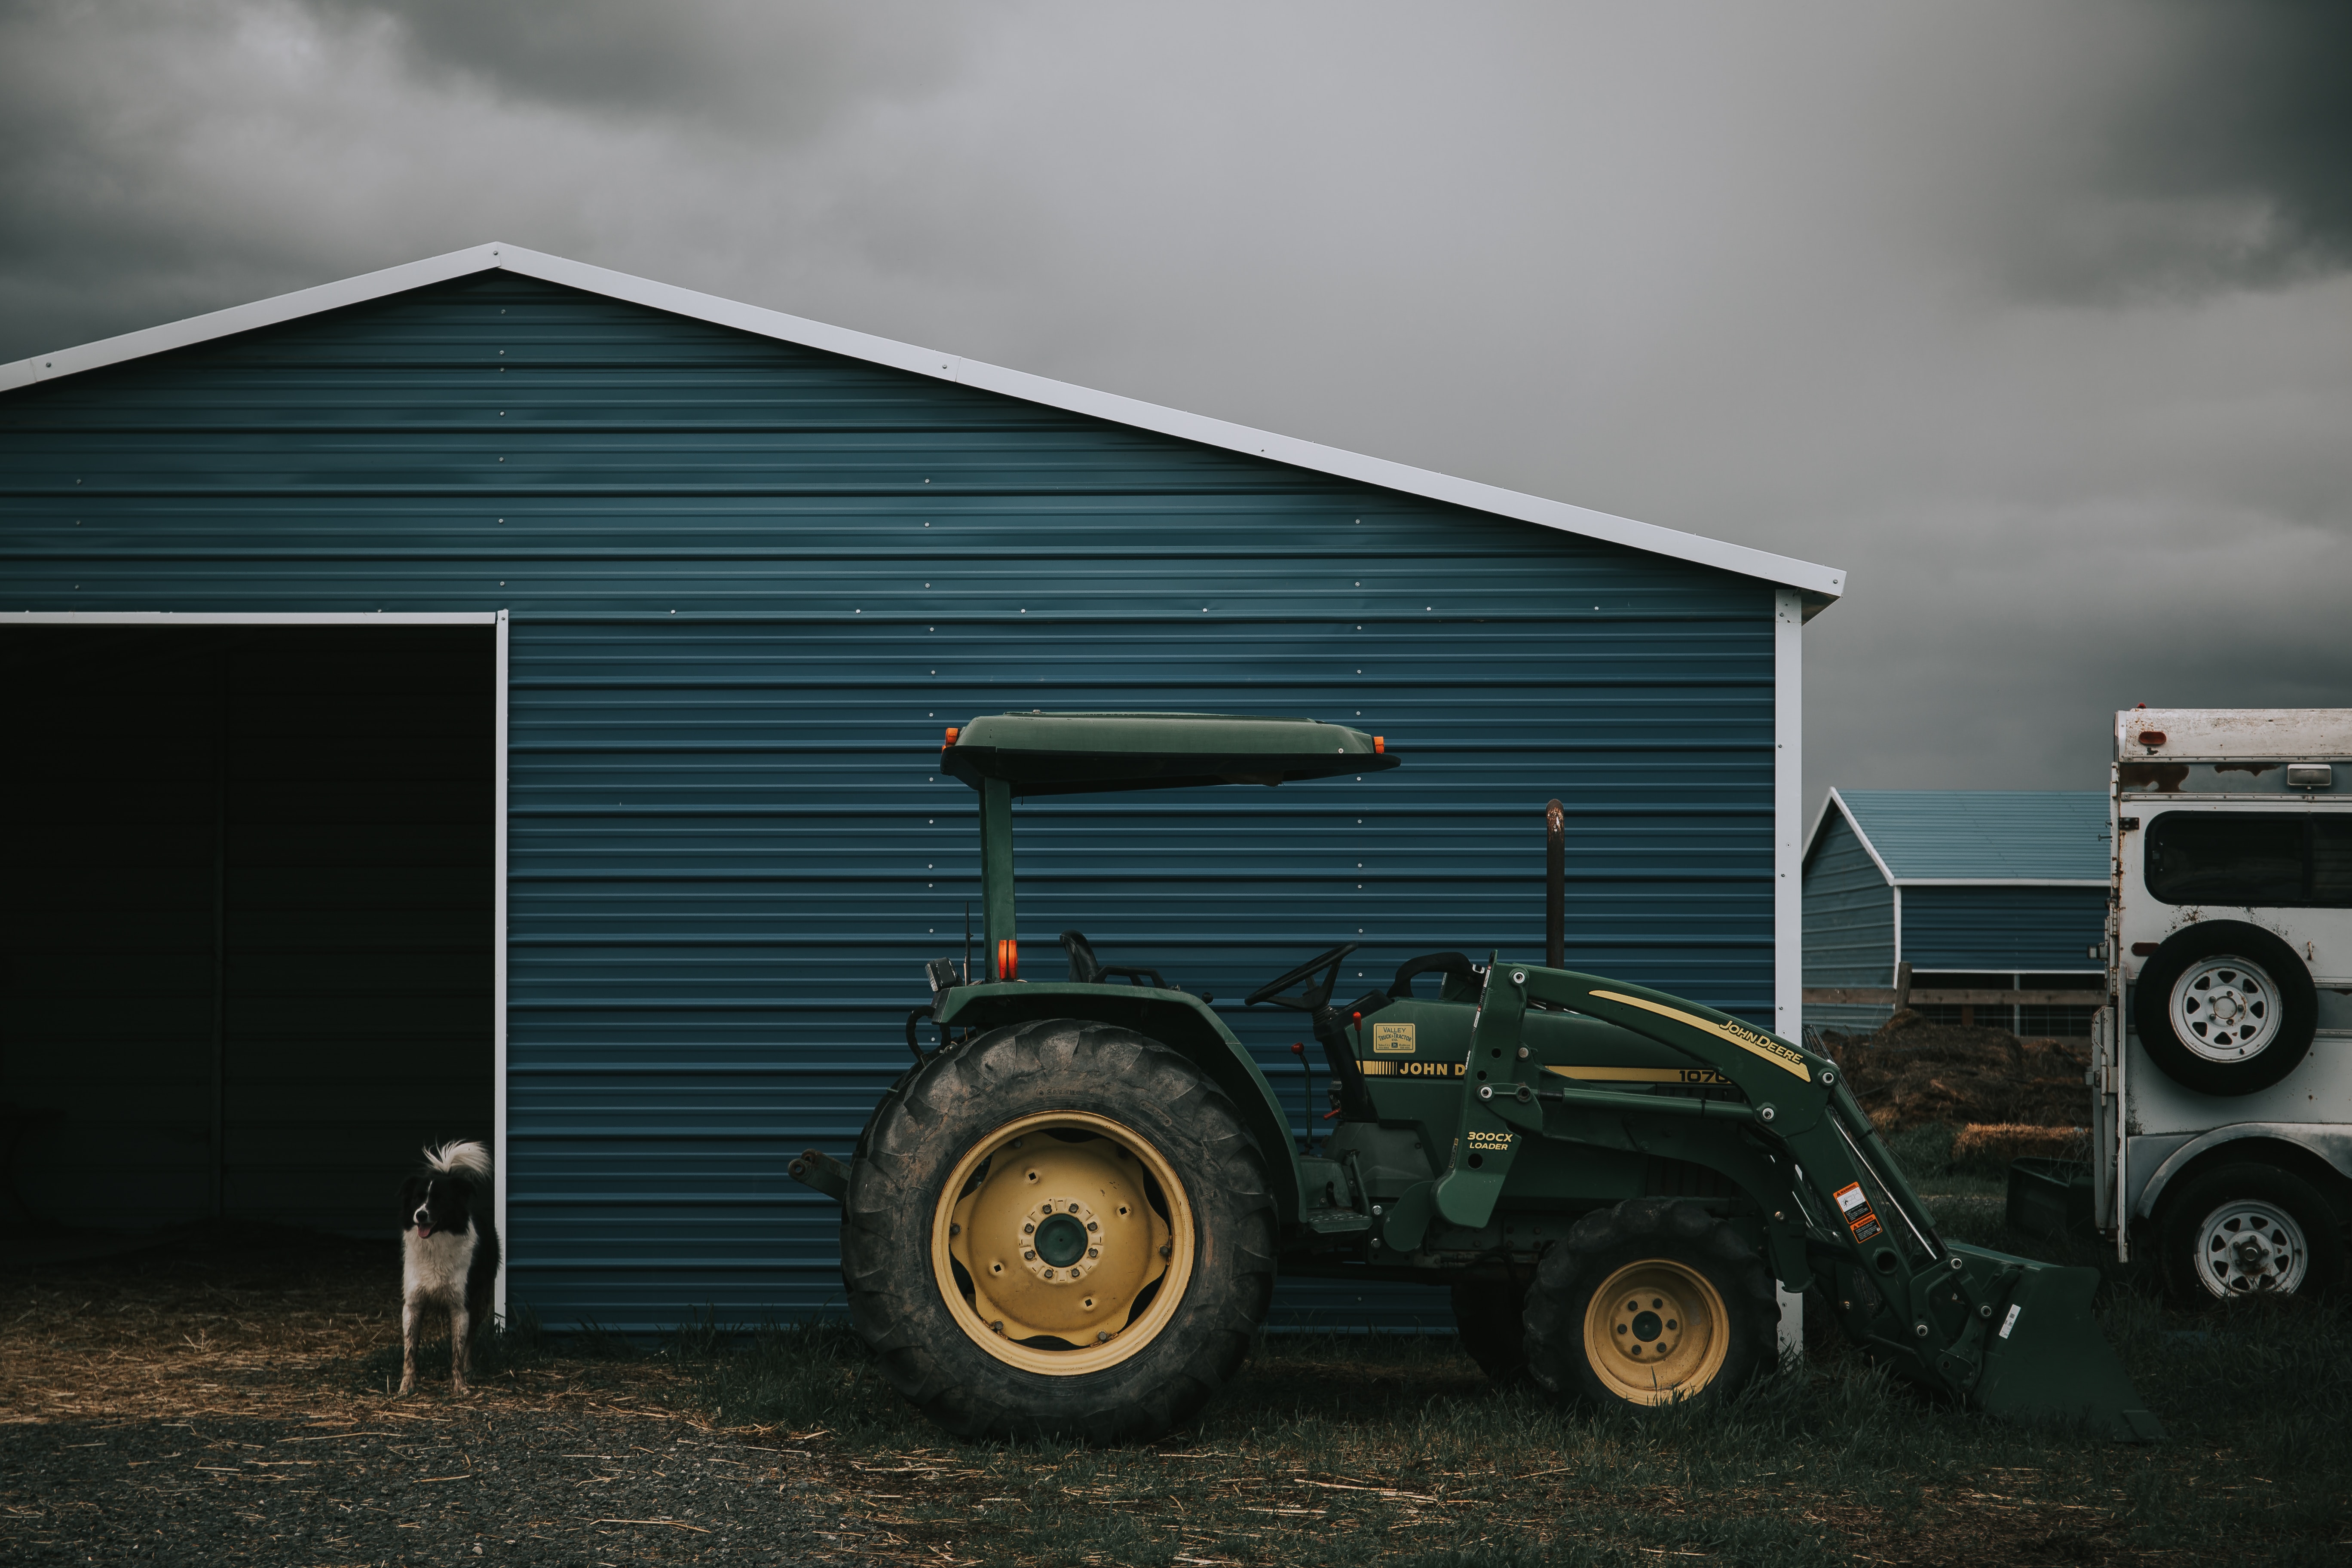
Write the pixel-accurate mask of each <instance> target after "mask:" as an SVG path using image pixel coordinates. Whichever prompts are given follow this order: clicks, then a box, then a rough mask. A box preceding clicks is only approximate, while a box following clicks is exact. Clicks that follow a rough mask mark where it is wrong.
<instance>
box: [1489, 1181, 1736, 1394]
mask: <svg viewBox="0 0 2352 1568" xmlns="http://www.w3.org/2000/svg"><path fill="white" fill-rule="evenodd" d="M1779 1331H1780V1299H1779V1296H1778V1294H1777V1292H1776V1291H1775V1289H1774V1287H1773V1282H1772V1275H1771V1272H1770V1271H1769V1269H1767V1268H1765V1267H1764V1264H1763V1262H1762V1260H1761V1259H1759V1258H1758V1257H1757V1256H1756V1251H1755V1248H1753V1247H1750V1246H1748V1242H1747V1240H1746V1239H1745V1238H1744V1237H1741V1236H1740V1234H1739V1233H1738V1231H1737V1230H1735V1229H1733V1228H1732V1227H1731V1226H1729V1225H1728V1224H1727V1223H1726V1222H1724V1221H1722V1220H1719V1219H1717V1217H1716V1216H1715V1215H1711V1214H1709V1213H1708V1212H1707V1211H1706V1209H1704V1208H1702V1207H1701V1206H1700V1205H1697V1204H1693V1203H1676V1202H1674V1201H1672V1200H1669V1199H1664V1198H1631V1199H1628V1200H1627V1201H1625V1202H1623V1203H1621V1204H1619V1205H1617V1206H1616V1207H1614V1208H1612V1209H1601V1210H1597V1211H1595V1212H1594V1213H1591V1214H1588V1215H1585V1216H1584V1217H1583V1218H1582V1219H1580V1220H1578V1221H1577V1222H1576V1224H1575V1225H1574V1226H1570V1229H1569V1233H1568V1235H1567V1237H1565V1238H1564V1239H1562V1240H1561V1241H1559V1243H1557V1244H1556V1245H1554V1246H1553V1247H1552V1248H1551V1249H1550V1250H1549V1252H1546V1253H1545V1254H1544V1256H1543V1260H1542V1262H1541V1263H1540V1264H1539V1265H1538V1268H1537V1269H1536V1282H1535V1286H1534V1288H1533V1289H1530V1290H1529V1291H1528V1307H1527V1354H1528V1373H1529V1375H1530V1376H1532V1377H1533V1378H1534V1379H1535V1382H1536V1385H1537V1386H1538V1387H1539V1388H1541V1389H1542V1390H1543V1391H1544V1392H1545V1393H1546V1394H1550V1395H1551V1396H1552V1397H1554V1398H1555V1399H1560V1400H1580V1401H1583V1402H1585V1403H1587V1404H1591V1405H1599V1406H1601V1407H1603V1408H1608V1407H1615V1406H1623V1405H1667V1404H1675V1403H1679V1402H1683V1401H1691V1400H1703V1401H1706V1402H1708V1403H1710V1404H1711V1403H1715V1402H1717V1401H1720V1400H1725V1399H1728V1398H1729V1397H1730V1396H1731V1395H1732V1394H1736V1393H1738V1391H1739V1389H1740V1388H1742V1387H1743V1386H1745V1385H1746V1384H1747V1383H1748V1380H1749V1379H1750V1378H1752V1377H1754V1376H1755V1375H1756V1374H1757V1373H1758V1372H1759V1371H1761V1370H1763V1369H1764V1368H1766V1367H1769V1366H1771V1365H1773V1364H1775V1361H1776V1357H1777V1354H1778V1337H1779Z"/></svg>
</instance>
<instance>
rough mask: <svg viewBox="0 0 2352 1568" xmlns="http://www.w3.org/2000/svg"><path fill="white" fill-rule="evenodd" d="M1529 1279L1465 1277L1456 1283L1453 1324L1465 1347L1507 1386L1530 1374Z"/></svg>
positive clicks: (1483, 1369)
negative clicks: (1526, 1317) (1527, 1326)
mask: <svg viewBox="0 0 2352 1568" xmlns="http://www.w3.org/2000/svg"><path fill="white" fill-rule="evenodd" d="M1527 1300H1528V1279H1527V1276H1526V1275H1525V1274H1521V1275H1520V1276H1519V1277H1517V1279H1465V1280H1461V1281H1459V1282H1458V1283H1456V1284H1455V1285H1454V1331H1456V1332H1457V1333H1459V1334H1460V1335H1461V1336H1462V1351H1463V1353H1464V1354H1465V1355H1467V1356H1468V1357H1469V1358H1470V1359H1471V1360H1472V1361H1475V1362H1476V1363H1478V1370H1479V1371H1480V1372H1483V1373H1486V1375H1487V1377H1488V1378H1489V1379H1491V1380H1492V1381H1494V1382H1496V1383H1499V1384H1505V1385H1506V1386H1507V1385H1509V1384H1515V1383H1517V1382H1519V1381H1521V1380H1522V1379H1524V1378H1525V1377H1526V1376H1527V1375H1528V1344H1527V1329H1526V1326H1525V1313H1526V1310H1527Z"/></svg>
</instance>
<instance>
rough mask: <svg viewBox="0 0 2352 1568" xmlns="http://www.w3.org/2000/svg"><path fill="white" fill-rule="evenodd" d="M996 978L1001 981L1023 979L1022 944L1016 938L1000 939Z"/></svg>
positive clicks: (997, 951) (997, 947)
mask: <svg viewBox="0 0 2352 1568" xmlns="http://www.w3.org/2000/svg"><path fill="white" fill-rule="evenodd" d="M996 977H997V978H998V979H999V980H1018V979H1020V978H1021V942H1020V940H1019V939H1018V938H1015V937H1009V936H1008V937H1000V938H998V939H997V942H996Z"/></svg>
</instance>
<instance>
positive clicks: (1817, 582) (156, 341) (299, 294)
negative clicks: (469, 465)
mask: <svg viewBox="0 0 2352 1568" xmlns="http://www.w3.org/2000/svg"><path fill="white" fill-rule="evenodd" d="M495 268H504V269H506V270H508V271H510V272H519V273H521V274H522V275H524V276H525V277H529V278H537V279H541V280H542V281H545V282H549V283H560V284H563V285H566V286H568V287H570V288H573V289H584V290H586V291H587V292H590V293H593V294H603V295H605V296H607V297H609V298H612V299H615V300H628V301H630V302H631V303H633V304H638V305H645V306H647V307H650V308H651V309H653V310H667V311H669V312H670V313H672V314H674V315H680V316H688V317H692V318H693V319H695V320H698V321H709V322H711V323H713V324H714V325H718V326H722V327H733V328H736V329H737V330H739V331H747V332H754V333H757V334H759V335H760V336H761V337H768V338H775V339H778V340H780V341H782V342H792V343H798V344H801V345H802V346H803V347H806V348H813V349H822V350H824V351H826V352H828V353H838V354H845V355H847V356H848V357H850V358H852V359H861V360H865V361H867V362H869V363H875V364H884V365H889V366H891V367H892V368H894V369H898V370H904V371H911V372H913V373H915V374H919V375H931V376H937V377H939V378H940V380H942V381H952V382H956V383H959V384H962V385H966V386H976V387H980V388H982V389H983V390H986V391H990V392H998V393H1003V394H1004V395H1007V396H1010V397H1018V398H1021V399H1024V400H1025V401H1027V402H1031V403H1039V404H1043V405H1046V406H1047V407H1051V408H1060V409H1064V410H1066V411H1067V412H1069V413H1072V414H1084V415H1090V416H1094V417H1096V418H1098V419H1108V420H1111V421H1113V422H1115V423H1118V424H1121V425H1128V426H1134V427H1136V428H1138V429H1142V430H1151V431H1156V432H1158V433H1159V434H1160V435H1163V436H1173V437H1178V438H1179V439H1181V440H1187V441H1198V442H1200V443H1202V445H1204V446H1210V447H1224V448H1225V449H1227V450H1228V451H1234V452H1244V453H1247V454H1249V455H1250V456H1252V457H1259V458H1270V459H1272V460H1274V461H1276V462H1279V463H1287V464H1290V465H1291V466H1292V467H1294V468H1311V469H1313V470H1315V471H1317V472H1318V473H1326V474H1331V475H1334V476H1336V477H1338V478H1340V479H1355V480H1358V481H1360V482H1361V483H1364V484H1369V485H1378V486H1380V487H1381V488H1383V489H1392V490H1401V491H1402V492H1404V493H1405V494H1408V495H1417V496H1423V497H1425V498H1427V499H1428V500H1438V501H1445V502H1448V503H1451V504H1453V505H1455V506H1462V507H1468V508H1470V509H1472V510H1476V511H1484V512H1491V513H1493V514H1495V515H1496V516H1499V517H1508V518H1516V519H1517V520H1518V521H1521V522H1531V523H1534V524H1536V525H1537V526H1538V527H1541V528H1550V529H1557V530H1559V531H1561V532H1563V533H1574V534H1579V535H1581V536H1583V537H1585V538H1587V539H1598V540H1601V541H1604V542H1608V543H1612V544H1622V545H1625V546H1628V547H1629V548H1632V549H1635V550H1642V551H1647V552H1650V553H1652V554H1654V555H1664V556H1668V557H1671V558H1673V559H1675V560H1679V561H1688V562H1691V563H1695V564H1697V565H1701V566H1712V567H1716V568H1717V569H1719V570H1722V571H1726V572H1734V573H1738V574H1740V575H1741V576H1745V577H1754V578H1759V579H1760V580H1762V581H1764V582H1768V583H1775V584H1781V585H1782V586H1785V587H1790V588H1798V589H1801V590H1803V591H1804V592H1805V593H1806V594H1808V595H1816V596H1818V597H1820V598H1822V599H1834V598H1836V597H1838V596H1839V595H1842V594H1843V593H1844V592H1845V574H1844V573H1843V571H1840V570H1838V569H1837V568H1835V567H1831V566H1817V565H1814V564H1813V563H1811V562H1806V561H1798V560H1794V559H1791V558H1790V557H1789V556H1785V555H1774V554H1772V553H1770V552H1768V551H1762V550H1751V549H1749V548H1748V546H1746V545H1744V544H1729V543H1726V542H1723V541H1721V540H1715V539H1707V538H1704V537H1702V536H1701V535H1698V534H1696V533H1685V532H1683V531H1680V530H1678V529H1672V528H1660V527H1657V526H1656V525H1655V524H1653V523H1647V522H1635V521H1632V520H1631V519H1629V518H1622V517H1614V516H1612V515H1611V514H1609V513H1607V512H1601V511H1592V510H1589V509H1587V508H1584V507H1580V506H1570V505H1569V504H1568V503H1567V502H1565V501H1556V500H1545V499H1543V498H1542V497H1540V496H1531V495H1523V494H1521V493H1520V492H1518V491H1517V490H1507V489H1501V488H1499V487H1497V486H1495V485H1486V484H1480V483H1478V482H1477V481H1476V480H1475V479H1455V478H1453V477H1452V476H1450V475H1446V474H1438V473H1432V472H1430V471H1429V470H1428V469H1426V468H1412V467H1409V466H1408V465H1406V464H1403V463H1392V462H1389V461H1388V460H1386V459H1385V458H1370V457H1366V456H1364V455H1363V454H1361V453H1359V452H1349V451H1345V450H1342V449H1341V448H1339V447H1326V446H1323V445H1321V444H1319V443H1318V442H1314V441H1301V440H1297V439H1295V438H1294V437H1288V436H1276V435H1274V434H1272V433H1270V432H1268V431H1265V430H1253V429H1251V428H1250V427H1249V426H1245V425H1234V424H1231V423H1228V422H1227V421H1225V420H1223V419H1211V418H1207V417H1205V416H1202V415H1198V414H1186V413H1184V412H1182V411H1181V410H1179V409H1174V408H1162V407H1160V405H1157V404H1151V403H1143V402H1139V401H1138V400H1136V399H1134V398H1131V397H1120V396H1118V395H1115V394H1112V393H1108V392H1096V391H1092V390H1090V389H1088V388H1087V387H1083V386H1073V385H1071V384H1069V383H1067V382H1061V381H1050V380H1047V379H1046V378H1045V377H1044V376H1037V375H1030V374H1026V373H1024V372H1022V371H1017V370H1006V369H1004V368H1003V367H1002V366H999V365H992V364H983V363H981V362H980V361H978V360H968V359H963V358H961V357H959V356H957V355H955V354H945V353H935V352H934V351H932V350H929V349H922V348H916V347H914V346H912V345H911V344H908V343H900V342H892V341H890V340H889V339H887V338H877V337H874V336H871V335H869V334H867V333H865V332H855V331H849V330H847V329H846V328H843V327H830V326H827V325H825V324H824V322H822V321H808V320H806V319H804V318H803V317H800V316H788V315H785V314H783V313H782V311H778V310H761V309H760V308H759V307H758V306H755V305H743V304H738V303H736V302H735V301H734V300H721V299H719V298H718V297H717V296H716V295H711V294H700V293H697V292H696V291H695V290H693V289H679V288H677V287H674V286H672V285H670V284H667V283H656V282H653V281H651V280H649V279H643V278H633V277H631V276H629V275H628V274H627V273H625V272H613V271H608V270H606V269H605V268H602V267H590V266H588V265H586V264H585V263H583V262H578V261H567V260H565V259H564V258H562V257H560V256H548V255H544V254H542V253H541V252H539V251H535V250H525V249H523V248H521V247H519V246H512V245H505V244H498V243H493V244H489V245H478V246H475V247H472V248H471V249H468V250H456V251H451V252H450V253H449V254H448V255H446V256H436V257H433V258H428V259H426V260H424V261H412V262H409V263H407V264H406V265H405V266H401V267H388V268H384V269H383V271H381V272H370V273H365V274H363V275H362V276H360V277H357V278H347V279H343V280H342V281H341V282H340V283H323V284H320V286H319V287H317V288H315V289H297V290H296V291H295V292H293V293H291V294H280V295H279V296H278V297H277V298H276V299H274V300H257V301H255V302H254V303H252V304H249V305H237V306H233V307H231V308H230V309H228V310H215V311H213V312H211V313H210V314H208V315H203V316H191V317H189V318H188V319H187V320H186V321H173V322H172V323H170V324H168V325H166V326H160V327H149V328H147V329H145V330H144V331H136V332H125V333H123V334H122V335H121V337H114V338H102V339H100V341H99V342H94V343H84V344H82V345H81V346H80V347H79V348H70V349H61V350H59V351H58V352H57V353H46V354H36V355H34V356H33V357H32V358H30V359H23V360H18V361H16V363H13V364H5V365H0V392H6V391H9V390H12V389H14V388H16V387H19V386H26V385H29V384H32V383H34V382H40V381H53V380H55V379H57V378H58V377H59V376H67V375H74V374H79V373H80V372H82V371H88V370H96V369H99V368H100V366H103V365H110V364H120V363H122V362H123V361H125V360H132V359H139V358H142V357H143V356H145V355H148V354H155V353H164V352H165V351H167V350H171V349H179V348H186V347H188V346H190V345H191V344H194V343H201V342H210V341H211V340H213V339H215V338H222V337H226V336H228V335H230V334H231V333H235V332H247V331H253V330H254V329H255V328H257V327H269V326H276V325H277V324H278V323H279V322H281V321H294V320H296V319H298V318H299V317H303V316H309V315H315V314H317V313H318V312H320V311H321V310H336V309H339V308H341V307H342V306H345V305H357V304H362V303H365V302H366V301H368V300H380V299H383V298H384V297H385V296H387V295H391V294H398V293H404V292H405V291H407V290H409V289H421V288H424V287H425V286H427V285H429V284H434V283H443V282H446V281H448V280H449V279H453V278H463V277H467V276H468V275H470V274H473V273H476V272H486V271H490V270H492V269H495Z"/></svg>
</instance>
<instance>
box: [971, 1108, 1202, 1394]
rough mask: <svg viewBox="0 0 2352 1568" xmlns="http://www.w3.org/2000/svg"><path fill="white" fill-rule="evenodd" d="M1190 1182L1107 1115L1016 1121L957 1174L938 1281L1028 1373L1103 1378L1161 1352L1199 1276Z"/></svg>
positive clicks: (980, 1335) (992, 1347) (978, 1329)
mask: <svg viewBox="0 0 2352 1568" xmlns="http://www.w3.org/2000/svg"><path fill="white" fill-rule="evenodd" d="M1195 1235H1196V1232H1195V1230H1194V1227H1193V1224H1192V1205H1191V1203H1190V1201H1189V1200H1188V1199H1187V1198H1186V1197H1185V1195H1184V1184H1183V1183H1182V1182H1181V1181H1180V1180H1178V1179H1177V1175H1176V1172H1175V1169H1174V1167H1172V1166H1171V1165H1170V1164H1169V1163H1168V1161H1167V1159H1166V1158H1165V1157H1164V1156H1162V1155H1161V1153H1160V1151H1159V1150H1158V1149H1156V1148H1154V1147H1152V1145H1151V1143H1150V1141H1149V1140H1147V1139H1145V1138H1144V1137H1143V1136H1142V1135H1141V1134H1139V1133H1138V1132H1136V1131H1134V1130H1133V1129H1131V1128H1129V1127H1125V1126H1122V1125H1120V1124H1119V1123H1118V1122H1116V1121H1111V1120H1110V1119H1109V1118H1108V1117H1105V1116H1097V1115H1094V1114H1092V1113H1090V1112H1087V1111H1080V1110H1049V1111H1045V1112H1042V1113H1040V1114H1038V1115H1035V1116H1024V1117H1023V1118H1021V1120H1019V1121H1008V1122H1006V1123H1005V1124H1004V1125H1003V1126H1002V1127H1000V1128H998V1129H997V1130H996V1131H993V1132H992V1133H990V1134H989V1135H988V1136H987V1137H985V1138H982V1139H981V1140H980V1141H979V1142H976V1143H974V1144H973V1145H972V1147H971V1149H970V1150H969V1151H968V1152H966V1153H965V1154H964V1157H963V1158H962V1159H961V1160H960V1161H958V1162H957V1163H956V1166H955V1169H954V1170H953V1171H951V1172H950V1173H949V1174H948V1181H947V1186H946V1187H945V1189H944V1190H943V1191H942V1192H941V1194H940V1203H939V1209H938V1211H937V1213H936V1214H934V1215H933V1216H932V1219H931V1274H932V1277H933V1278H934V1279H937V1280H938V1281H939V1287H940V1295H941V1296H942V1297H944V1298H945V1299H946V1300H947V1304H948V1311H949V1313H950V1315H951V1316H952V1317H953V1318H954V1319H955V1321H956V1323H957V1325H958V1326H959V1327H960V1328H961V1329H962V1330H963V1331H964V1332H965V1333H966V1334H968V1335H970V1336H971V1340H972V1342H973V1343H975V1344H977V1345H979V1346H980V1347H981V1348H982V1350H984V1351H986V1352H988V1353H989V1354H991V1355H992V1356H994V1357H996V1359H997V1360H999V1361H1002V1362H1005V1363H1010V1364H1012V1365H1013V1366H1017V1367H1020V1368H1021V1369H1023V1370H1024V1371H1026V1372H1040V1373H1049V1374H1053V1375H1056V1376H1076V1375H1077V1374H1080V1373H1089V1372H1098V1371H1100V1370H1101V1369H1102V1368H1104V1367H1107V1366H1112V1365H1115V1364H1117V1363H1119V1362H1122V1361H1125V1360H1126V1359H1127V1358H1128V1357H1129V1356H1131V1355H1133V1354H1135V1353H1136V1352H1138V1351H1139V1350H1141V1349H1142V1348H1143V1347H1144V1346H1145V1345H1148V1344H1150V1342H1152V1340H1153V1339H1154V1338H1156V1337H1157V1336H1158V1335H1159V1333H1160V1331H1161V1330H1163V1329H1165V1328H1166V1327H1167V1326H1168V1324H1169V1323H1170V1322H1171V1321H1172V1320H1173V1319H1174V1317H1175V1315H1176V1308H1177V1304H1178V1303H1179V1302H1181V1300H1183V1299H1184V1287H1185V1286H1186V1284H1187V1283H1189V1282H1190V1280H1191V1279H1192V1254H1193V1250H1194V1245H1195V1242H1194V1237H1195Z"/></svg>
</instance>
